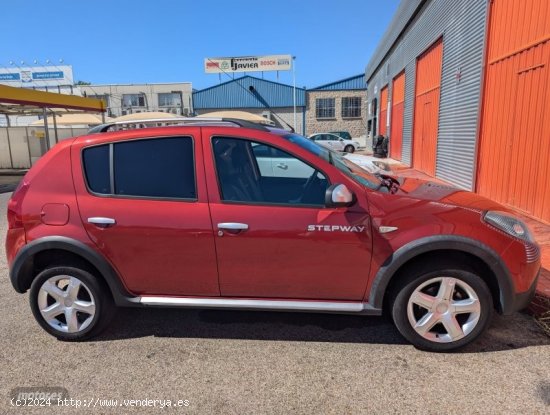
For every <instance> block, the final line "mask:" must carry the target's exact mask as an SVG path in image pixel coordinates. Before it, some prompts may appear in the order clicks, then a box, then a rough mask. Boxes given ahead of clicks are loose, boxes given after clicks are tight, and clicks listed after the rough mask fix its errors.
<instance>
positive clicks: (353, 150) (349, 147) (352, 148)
mask: <svg viewBox="0 0 550 415" xmlns="http://www.w3.org/2000/svg"><path fill="white" fill-rule="evenodd" d="M344 151H345V152H346V153H353V152H355V147H353V146H352V145H351V144H348V145H347V146H346V147H344Z"/></svg>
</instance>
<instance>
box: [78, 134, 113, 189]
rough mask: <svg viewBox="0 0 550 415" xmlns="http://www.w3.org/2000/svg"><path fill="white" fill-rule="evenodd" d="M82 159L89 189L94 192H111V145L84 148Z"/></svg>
mask: <svg viewBox="0 0 550 415" xmlns="http://www.w3.org/2000/svg"><path fill="white" fill-rule="evenodd" d="M82 161H83V163H84V173H85V175H86V181H87V182H88V187H89V189H90V190H91V191H92V192H94V193H101V194H108V193H111V184H110V176H109V145H102V146H97V147H90V148H86V149H84V151H83V155H82Z"/></svg>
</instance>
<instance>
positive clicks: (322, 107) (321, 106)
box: [315, 98, 335, 118]
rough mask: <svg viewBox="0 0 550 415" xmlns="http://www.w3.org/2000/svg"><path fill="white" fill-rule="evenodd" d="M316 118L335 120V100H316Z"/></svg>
mask: <svg viewBox="0 0 550 415" xmlns="http://www.w3.org/2000/svg"><path fill="white" fill-rule="evenodd" d="M315 117H316V118H335V109H334V98H317V99H316V100H315Z"/></svg>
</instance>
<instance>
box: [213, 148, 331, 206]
mask: <svg viewBox="0 0 550 415" xmlns="http://www.w3.org/2000/svg"><path fill="white" fill-rule="evenodd" d="M212 146H213V151H214V158H215V162H216V171H217V175H218V183H219V187H220V196H221V199H222V200H223V201H226V202H241V203H251V204H282V205H296V206H300V205H315V206H323V205H324V203H325V192H326V189H327V187H328V185H329V182H328V180H327V178H326V176H325V175H323V174H322V173H321V172H319V171H318V170H316V169H315V168H313V167H312V166H310V165H309V164H307V163H305V162H303V161H302V160H300V159H298V158H296V157H295V156H293V155H291V154H289V153H287V152H285V151H283V150H280V149H277V148H275V147H272V146H269V145H266V144H263V143H257V142H254V141H251V140H245V139H239V138H227V137H215V138H213V140H212ZM266 163H269V164H266Z"/></svg>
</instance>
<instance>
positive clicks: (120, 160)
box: [84, 137, 197, 199]
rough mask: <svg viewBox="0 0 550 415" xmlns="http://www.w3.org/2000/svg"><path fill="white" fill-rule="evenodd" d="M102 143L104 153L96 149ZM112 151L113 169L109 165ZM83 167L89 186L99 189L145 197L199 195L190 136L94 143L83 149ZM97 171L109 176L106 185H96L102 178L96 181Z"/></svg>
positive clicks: (121, 194) (173, 197)
mask: <svg viewBox="0 0 550 415" xmlns="http://www.w3.org/2000/svg"><path fill="white" fill-rule="evenodd" d="M102 147H105V148H106V149H107V150H106V151H105V150H103V149H102V150H101V153H100V152H99V150H96V149H100V148H102ZM93 150H95V151H96V152H97V154H94V151H93ZM111 151H112V162H113V166H112V169H111V168H110V166H109V160H110V159H111V157H110V152H111ZM89 152H90V154H88V153H89ZM94 156H95V159H93V157H94ZM84 169H85V171H86V178H87V181H88V186H89V188H90V190H92V191H93V192H96V193H101V194H107V195H118V196H134V197H144V198H149V197H151V198H170V199H196V197H197V193H196V186H195V165H194V156H193V140H192V138H190V137H173V138H172V137H170V138H155V139H146V140H133V141H126V142H120V143H115V144H110V145H105V146H100V147H92V148H89V149H86V150H84ZM96 170H98V172H96ZM110 170H111V171H112V174H113V177H112V179H113V180H112V186H113V188H111V184H110V183H111V176H110V173H109V171H110ZM105 171H106V172H107V173H105ZM94 175H96V176H98V177H100V178H101V179H102V180H103V181H105V176H106V177H107V179H106V182H107V185H105V184H104V183H103V184H102V186H96V185H95V181H97V182H99V179H97V180H95V181H94ZM105 189H107V190H106V191H105Z"/></svg>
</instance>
